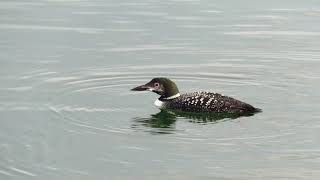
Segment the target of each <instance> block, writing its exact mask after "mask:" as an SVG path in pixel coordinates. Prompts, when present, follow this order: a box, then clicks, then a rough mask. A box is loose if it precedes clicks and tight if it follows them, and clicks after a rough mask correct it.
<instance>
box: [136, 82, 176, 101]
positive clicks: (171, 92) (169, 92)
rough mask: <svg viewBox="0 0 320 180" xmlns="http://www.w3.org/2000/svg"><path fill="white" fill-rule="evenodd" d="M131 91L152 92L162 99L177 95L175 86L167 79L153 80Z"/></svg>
mask: <svg viewBox="0 0 320 180" xmlns="http://www.w3.org/2000/svg"><path fill="white" fill-rule="evenodd" d="M131 90H132V91H152V92H155V93H157V94H159V95H161V97H162V98H168V97H173V96H175V95H177V94H179V90H178V87H177V85H176V84H175V83H174V82H173V81H171V80H170V79H168V78H153V79H152V80H151V81H150V82H148V83H147V84H144V85H141V86H138V87H135V88H133V89H131Z"/></svg>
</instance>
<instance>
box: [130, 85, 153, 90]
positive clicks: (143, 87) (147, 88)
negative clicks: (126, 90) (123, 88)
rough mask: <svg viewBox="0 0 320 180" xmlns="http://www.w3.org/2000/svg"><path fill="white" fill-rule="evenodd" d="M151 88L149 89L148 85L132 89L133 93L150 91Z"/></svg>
mask: <svg viewBox="0 0 320 180" xmlns="http://www.w3.org/2000/svg"><path fill="white" fill-rule="evenodd" d="M150 89H151V87H149V86H148V85H146V84H145V85H141V86H137V87H135V88H132V89H131V91H148V90H150Z"/></svg>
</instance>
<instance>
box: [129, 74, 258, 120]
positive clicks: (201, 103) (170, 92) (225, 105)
mask: <svg viewBox="0 0 320 180" xmlns="http://www.w3.org/2000/svg"><path fill="white" fill-rule="evenodd" d="M131 90H132V91H152V92H155V93H157V94H159V95H160V98H159V99H157V100H156V101H155V102H154V104H155V105H156V106H158V107H159V108H160V109H170V110H178V111H183V112H201V113H234V114H250V113H256V112H260V111H261V109H259V108H255V107H253V106H251V105H250V104H247V103H244V102H241V101H239V100H236V99H234V98H231V97H228V96H224V95H221V94H218V93H212V92H193V93H185V94H180V93H179V90H178V87H177V85H176V84H175V83H174V82H173V81H171V80H170V79H168V78H163V77H159V78H154V79H152V80H151V81H150V82H148V83H147V84H144V85H141V86H138V87H135V88H133V89H131Z"/></svg>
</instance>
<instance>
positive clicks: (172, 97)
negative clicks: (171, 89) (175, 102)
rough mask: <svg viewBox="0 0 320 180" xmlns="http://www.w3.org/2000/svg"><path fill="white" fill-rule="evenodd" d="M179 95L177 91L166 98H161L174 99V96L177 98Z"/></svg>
mask: <svg viewBox="0 0 320 180" xmlns="http://www.w3.org/2000/svg"><path fill="white" fill-rule="evenodd" d="M179 96H180V93H177V94H175V95H173V96H170V97H167V98H163V99H174V98H177V97H179Z"/></svg>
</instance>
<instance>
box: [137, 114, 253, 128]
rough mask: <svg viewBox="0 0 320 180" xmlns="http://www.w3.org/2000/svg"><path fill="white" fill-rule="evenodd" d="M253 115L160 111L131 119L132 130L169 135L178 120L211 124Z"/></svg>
mask: <svg viewBox="0 0 320 180" xmlns="http://www.w3.org/2000/svg"><path fill="white" fill-rule="evenodd" d="M252 115H253V114H245V115H243V114H242V115H238V114H228V113H227V114H223V113H210V114H209V113H202V114H199V113H186V112H178V111H171V110H170V111H168V110H161V111H160V112H158V113H156V114H151V115H150V116H148V117H136V118H134V119H133V121H134V124H133V125H132V128H133V129H140V130H144V131H150V132H151V133H155V134H171V133H174V132H175V131H177V130H176V128H175V122H176V121H177V120H178V119H184V120H187V121H188V122H191V123H198V124H213V123H218V122H222V121H228V120H232V119H236V118H238V117H241V116H252Z"/></svg>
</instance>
